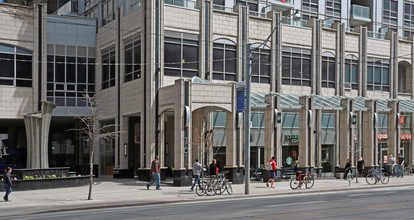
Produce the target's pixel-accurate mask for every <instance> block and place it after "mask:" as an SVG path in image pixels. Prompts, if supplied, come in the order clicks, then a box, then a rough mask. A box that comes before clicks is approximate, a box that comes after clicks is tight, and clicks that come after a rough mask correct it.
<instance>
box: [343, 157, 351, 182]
mask: <svg viewBox="0 0 414 220" xmlns="http://www.w3.org/2000/svg"><path fill="white" fill-rule="evenodd" d="M349 172H352V164H351V160H350V159H348V161H347V162H346V164H345V175H344V179H346V175H348V173H349Z"/></svg>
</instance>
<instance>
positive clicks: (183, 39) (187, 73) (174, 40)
mask: <svg viewBox="0 0 414 220" xmlns="http://www.w3.org/2000/svg"><path fill="white" fill-rule="evenodd" d="M175 34H177V36H168V35H167V36H165V37H164V75H165V76H175V77H186V78H192V77H194V76H199V75H200V44H199V41H198V39H197V40H196V39H195V38H196V35H194V36H193V37H188V36H186V34H183V33H175ZM173 45H175V46H178V47H179V48H180V49H179V50H180V55H179V56H180V57H179V58H180V59H179V60H178V61H177V62H173V63H169V62H167V60H166V58H168V57H169V55H168V51H166V50H167V48H168V47H169V46H173ZM186 48H193V49H194V48H195V49H196V53H195V54H194V55H195V56H196V58H195V59H194V61H189V62H188V63H186V61H185V57H187V56H188V55H187V54H186V52H185V51H186V50H185V49H186ZM190 57H191V56H190ZM174 65H175V66H174ZM177 65H179V67H177ZM189 66H190V67H191V66H195V67H196V68H188V67H189ZM169 71H171V72H169ZM174 72H175V74H172V73H174ZM177 72H179V74H177Z"/></svg>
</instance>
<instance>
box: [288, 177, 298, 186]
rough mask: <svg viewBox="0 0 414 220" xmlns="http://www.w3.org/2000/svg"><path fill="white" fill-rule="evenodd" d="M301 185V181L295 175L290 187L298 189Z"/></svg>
mask: <svg viewBox="0 0 414 220" xmlns="http://www.w3.org/2000/svg"><path fill="white" fill-rule="evenodd" d="M299 185H300V181H299V180H296V178H295V177H293V178H292V179H291V180H290V188H292V189H297V188H298V187H299Z"/></svg>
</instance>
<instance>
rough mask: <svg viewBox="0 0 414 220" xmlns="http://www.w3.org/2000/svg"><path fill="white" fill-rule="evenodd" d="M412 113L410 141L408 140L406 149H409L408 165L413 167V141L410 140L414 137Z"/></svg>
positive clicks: (411, 114) (411, 115)
mask: <svg viewBox="0 0 414 220" xmlns="http://www.w3.org/2000/svg"><path fill="white" fill-rule="evenodd" d="M413 118H414V113H410V123H411V124H410V128H411V129H410V131H411V140H410V145H409V147H408V149H409V154H410V161H408V165H413V164H414V141H413V139H412V137H414V120H413Z"/></svg>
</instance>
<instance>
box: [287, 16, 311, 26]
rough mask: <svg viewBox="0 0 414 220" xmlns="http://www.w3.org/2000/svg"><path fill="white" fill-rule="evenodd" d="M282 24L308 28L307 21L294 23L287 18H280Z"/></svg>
mask: <svg viewBox="0 0 414 220" xmlns="http://www.w3.org/2000/svg"><path fill="white" fill-rule="evenodd" d="M282 24H287V25H290V26H297V27H308V21H306V20H300V21H294V20H293V19H291V18H287V17H283V18H282Z"/></svg>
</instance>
